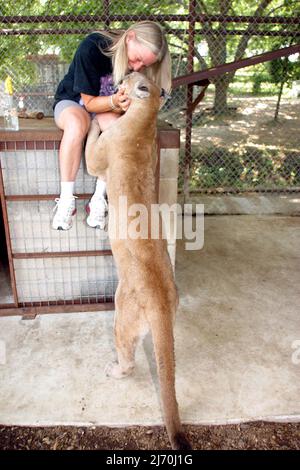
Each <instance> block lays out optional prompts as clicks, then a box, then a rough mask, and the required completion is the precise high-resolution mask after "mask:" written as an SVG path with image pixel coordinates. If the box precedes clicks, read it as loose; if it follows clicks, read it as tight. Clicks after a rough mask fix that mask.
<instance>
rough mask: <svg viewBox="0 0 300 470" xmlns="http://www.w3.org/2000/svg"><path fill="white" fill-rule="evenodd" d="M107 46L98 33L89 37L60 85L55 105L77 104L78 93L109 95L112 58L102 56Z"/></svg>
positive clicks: (112, 91) (107, 41)
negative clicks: (62, 103) (63, 101)
mask: <svg viewBox="0 0 300 470" xmlns="http://www.w3.org/2000/svg"><path fill="white" fill-rule="evenodd" d="M109 44H110V41H109V39H107V38H106V37H104V36H103V35H102V34H100V33H92V34H89V36H87V37H86V38H85V39H84V40H83V41H82V42H81V43H80V45H79V47H78V49H77V51H76V53H75V55H74V58H73V60H72V62H71V65H70V67H69V70H68V72H67V74H66V75H65V76H64V78H63V79H62V81H61V82H60V83H59V85H58V87H57V90H56V93H55V97H54V105H53V107H55V105H56V104H57V103H58V102H59V101H61V100H72V101H76V102H77V103H79V102H80V100H81V97H80V93H84V94H86V95H92V96H99V95H105V96H108V95H112V94H113V93H114V86H113V80H112V75H111V74H112V63H111V58H110V57H107V56H106V55H104V54H103V53H102V52H101V48H102V49H103V50H105V49H106V48H107V47H108V45H109Z"/></svg>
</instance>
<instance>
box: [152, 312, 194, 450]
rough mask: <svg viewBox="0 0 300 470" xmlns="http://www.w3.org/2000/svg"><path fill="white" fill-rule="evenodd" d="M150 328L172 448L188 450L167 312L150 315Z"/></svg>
mask: <svg viewBox="0 0 300 470" xmlns="http://www.w3.org/2000/svg"><path fill="white" fill-rule="evenodd" d="M151 317H152V318H151V319H150V328H151V332H152V339H153V346H154V352H155V357H156V364H157V373H158V378H159V385H160V393H161V402H162V408H163V413H164V419H165V425H166V428H167V433H168V436H169V439H170V442H171V445H172V449H178V450H184V449H186V450H188V449H191V445H190V443H189V441H188V440H187V438H186V437H185V435H184V433H183V432H182V429H181V423H180V418H179V412H178V404H177V400H176V393H175V355H174V337H173V325H172V318H171V315H170V314H169V313H165V312H162V313H159V312H157V313H156V314H154V315H153V316H152V315H151Z"/></svg>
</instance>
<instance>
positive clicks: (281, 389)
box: [0, 216, 300, 426]
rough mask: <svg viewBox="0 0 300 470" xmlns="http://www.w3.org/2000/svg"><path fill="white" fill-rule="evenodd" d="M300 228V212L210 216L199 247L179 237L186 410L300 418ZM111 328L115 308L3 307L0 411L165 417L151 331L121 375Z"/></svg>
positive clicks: (190, 418) (28, 417)
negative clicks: (26, 311)
mask: <svg viewBox="0 0 300 470" xmlns="http://www.w3.org/2000/svg"><path fill="white" fill-rule="evenodd" d="M299 239H300V219H299V218H298V217H274V216H269V217H266V216H210V217H206V218H205V242H204V248H203V249H202V250H200V251H185V249H184V241H178V245H177V263H176V280H177V284H178V287H179V291H180V295H181V304H180V308H179V311H178V317H177V322H176V329H175V336H176V356H177V394H178V402H179V404H180V410H181V416H182V420H183V421H184V422H186V423H198V424H199V423H226V422H238V421H245V420H254V419H261V418H264V419H275V420H285V419H286V420H300V393H299V392H300V346H299V341H300V315H299V303H300V302H299V300H300V282H299V281H300V262H299V261H300V260H299V258H300V256H299ZM112 330H113V313H112V312H99V313H79V314H78V313H76V314H60V315H43V316H40V317H38V318H36V319H35V320H33V321H31V320H21V319H20V317H6V318H0V381H1V389H0V423H1V424H8V425H12V424H15V425H56V424H65V425H71V424H75V425H112V426H120V425H130V424H146V425H147V424H160V423H162V418H161V412H160V407H159V398H158V389H157V381H156V376H155V366H154V362H153V355H152V349H151V341H150V339H149V338H146V340H145V341H144V342H143V344H142V345H141V346H140V347H139V349H138V352H137V369H136V372H135V375H134V376H132V377H129V378H126V379H124V380H121V381H115V380H113V379H107V378H106V377H105V375H104V372H103V369H104V366H105V364H106V362H107V361H109V360H112V359H114V345H113V337H112ZM297 341H298V342H297ZM297 348H298V350H297Z"/></svg>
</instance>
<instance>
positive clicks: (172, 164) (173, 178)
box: [159, 148, 179, 272]
mask: <svg viewBox="0 0 300 470" xmlns="http://www.w3.org/2000/svg"><path fill="white" fill-rule="evenodd" d="M178 167H179V148H162V149H161V150H160V175H159V177H160V179H159V203H160V204H168V205H170V206H172V205H173V204H176V203H177V192H178ZM162 218H163V222H164V215H163V213H162ZM165 228H166V236H167V243H168V252H169V255H170V259H171V263H172V266H173V271H174V272H175V262H176V233H177V217H170V221H168V222H167V223H165ZM168 229H169V230H168Z"/></svg>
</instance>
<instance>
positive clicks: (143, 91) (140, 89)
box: [135, 83, 150, 99]
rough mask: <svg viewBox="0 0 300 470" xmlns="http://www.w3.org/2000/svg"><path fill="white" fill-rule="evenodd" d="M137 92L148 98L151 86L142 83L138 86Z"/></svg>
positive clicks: (140, 95)
mask: <svg viewBox="0 0 300 470" xmlns="http://www.w3.org/2000/svg"><path fill="white" fill-rule="evenodd" d="M135 92H136V96H137V97H138V98H141V99H143V98H148V96H150V91H149V88H148V87H147V85H143V84H142V83H141V84H140V85H138V86H137V87H136V89H135Z"/></svg>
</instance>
